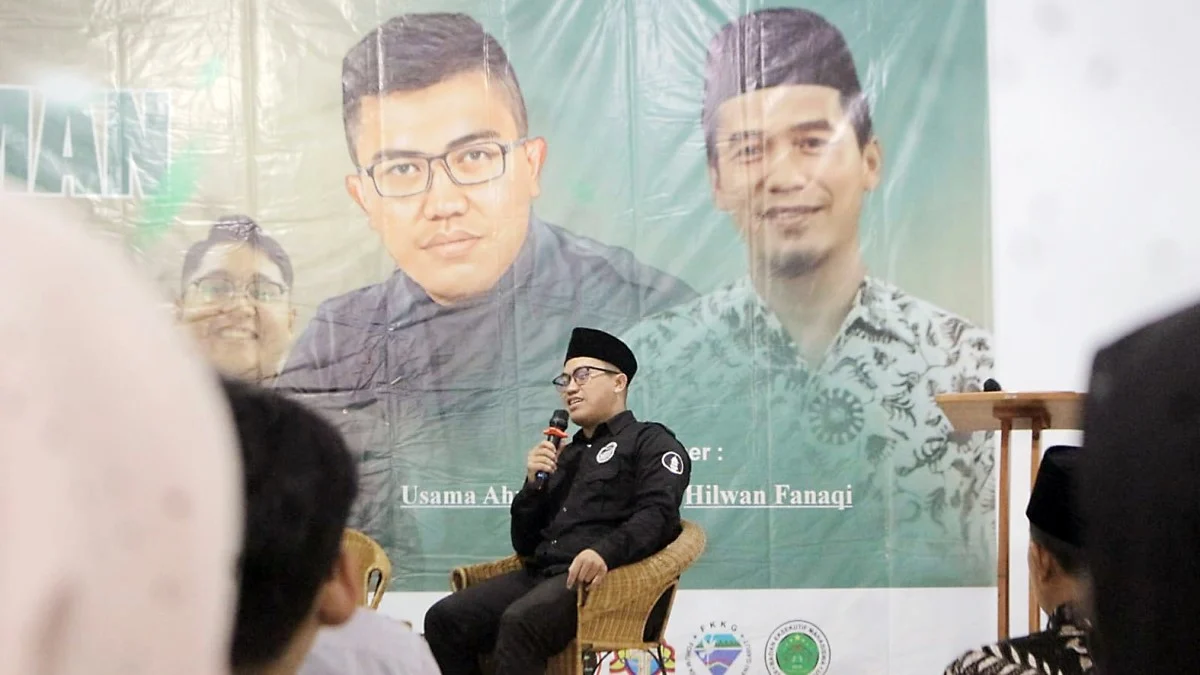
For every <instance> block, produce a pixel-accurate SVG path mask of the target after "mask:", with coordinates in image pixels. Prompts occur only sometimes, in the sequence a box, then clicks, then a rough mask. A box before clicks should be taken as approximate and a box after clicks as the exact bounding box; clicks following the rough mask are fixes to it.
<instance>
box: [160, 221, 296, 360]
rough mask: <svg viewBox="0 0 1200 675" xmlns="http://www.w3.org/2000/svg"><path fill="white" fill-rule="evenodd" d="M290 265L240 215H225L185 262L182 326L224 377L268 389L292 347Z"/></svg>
mask: <svg viewBox="0 0 1200 675" xmlns="http://www.w3.org/2000/svg"><path fill="white" fill-rule="evenodd" d="M291 289H292V261H291V259H290V258H289V257H288V254H287V252H286V251H284V250H283V247H282V246H280V245H279V242H277V241H275V240H274V239H272V238H271V237H269V236H267V235H266V234H265V233H264V232H263V231H262V228H260V227H259V226H258V224H257V223H255V222H254V221H253V220H251V219H250V218H247V217H245V216H226V217H223V218H221V219H220V220H218V221H217V223H216V224H214V225H213V226H212V229H210V230H209V233H208V237H207V238H206V239H204V240H202V241H199V242H197V243H195V244H193V245H192V246H191V248H189V249H188V251H187V254H186V255H185V256H184V260H183V272H182V274H181V278H180V294H179V299H178V300H177V301H176V311H177V317H178V320H179V322H180V323H181V324H182V325H184V326H186V327H187V329H188V331H189V332H190V333H191V334H192V336H193V337H194V338H195V339H196V341H197V343H198V344H199V345H200V348H201V349H202V350H203V352H204V354H205V355H206V356H207V357H208V358H209V360H210V361H212V363H213V365H215V366H216V367H217V369H218V370H220V371H221V372H222V373H223V374H225V375H228V376H230V377H235V378H239V379H243V380H248V381H251V382H259V383H267V382H269V381H270V380H271V379H272V378H274V377H275V375H277V374H278V372H279V369H280V367H281V366H282V365H283V358H284V356H285V354H287V349H288V345H289V344H290V343H291V341H292V328H293V325H294V324H295V320H296V310H295V309H293V308H292V302H291Z"/></svg>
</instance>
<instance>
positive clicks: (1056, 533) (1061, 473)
mask: <svg viewBox="0 0 1200 675" xmlns="http://www.w3.org/2000/svg"><path fill="white" fill-rule="evenodd" d="M1081 452H1083V451H1082V450H1080V449H1079V448H1077V447H1074V446H1070V445H1056V446H1054V447H1052V448H1050V449H1048V450H1046V454H1045V455H1043V456H1042V463H1041V466H1039V467H1038V475H1037V480H1035V481H1034V483H1033V489H1032V490H1030V491H1029V507H1028V508H1026V509H1025V516H1026V517H1027V518H1029V524H1030V525H1033V526H1034V527H1036V528H1037V529H1039V530H1041V531H1042V532H1045V533H1046V534H1048V535H1050V536H1051V537H1054V538H1055V539H1058V540H1060V541H1063V542H1066V543H1068V544H1073V545H1075V546H1082V545H1083V519H1082V518H1081V517H1080V513H1079V507H1078V506H1077V505H1076V502H1075V499H1076V493H1077V490H1078V481H1079V478H1078V470H1077V467H1078V465H1079V460H1080V456H1079V455H1080V453H1081Z"/></svg>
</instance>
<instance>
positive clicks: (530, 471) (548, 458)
mask: <svg viewBox="0 0 1200 675" xmlns="http://www.w3.org/2000/svg"><path fill="white" fill-rule="evenodd" d="M567 419H568V418H567V411H565V410H555V411H554V415H552V416H551V417H550V426H549V427H547V428H546V431H545V434H546V439H545V440H543V441H542V442H541V443H538V444H537V445H535V446H533V449H532V450H530V451H529V456H528V457H527V458H526V460H525V484H526V485H527V486H532V487H533V489H534V490H543V489H545V487H546V481H547V480H549V478H550V474H552V473H554V472H555V471H557V470H558V446H559V443H561V442H562V439H564V438H566V437H567V433H566V429H567ZM607 573H608V565H606V564H605V563H604V559H603V558H601V557H600V554H599V553H596V552H595V551H593V550H592V549H590V548H589V549H584V550H583V551H580V553H579V555H577V556H575V560H574V561H572V562H571V567H570V569H569V570H568V572H567V588H574V587H575V584H577V583H583V584H587V585H588V586H589V587H591V586H594V585H596V584H598V583H600V580H601V579H603V578H604V575H605V574H607Z"/></svg>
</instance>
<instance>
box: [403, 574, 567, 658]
mask: <svg viewBox="0 0 1200 675" xmlns="http://www.w3.org/2000/svg"><path fill="white" fill-rule="evenodd" d="M575 597H576V596H575V591H574V590H571V589H569V588H567V575H566V574H559V575H557V576H552V577H546V576H543V575H541V574H538V573H536V572H531V571H528V570H520V571H517V572H510V573H508V574H505V575H502V576H499V577H496V578H495V579H489V580H487V581H485V582H483V583H480V584H477V585H475V586H469V587H467V588H465V589H463V590H462V591H459V592H458V593H452V594H450V595H448V596H446V597H445V598H443V599H441V600H440V601H438V603H437V604H435V605H434V606H433V607H430V608H429V612H427V613H426V614H425V641H426V642H427V643H428V644H429V649H430V651H432V652H433V657H434V659H436V660H437V663H438V667H439V668H440V669H441V671H442V675H479V673H480V669H479V656H480V655H482V654H487V653H489V652H493V656H494V661H495V675H535V674H537V673H544V672H545V671H546V661H547V660H549V658H550V657H552V656H554V655H555V654H557V653H559V652H561V651H562V650H564V649H566V647H567V645H569V644H571V640H573V639H575V631H576V628H577V626H576V624H577V621H578V616H577V615H576V613H575V612H576V609H575Z"/></svg>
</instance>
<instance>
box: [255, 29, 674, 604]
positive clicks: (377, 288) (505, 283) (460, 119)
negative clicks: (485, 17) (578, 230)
mask: <svg viewBox="0 0 1200 675" xmlns="http://www.w3.org/2000/svg"><path fill="white" fill-rule="evenodd" d="M563 84H564V85H566V84H568V83H563ZM342 99H343V120H344V123H345V132H346V142H347V145H348V147H349V150H350V157H351V160H352V162H353V170H352V172H350V173H349V175H347V176H346V179H345V184H346V190H347V192H348V193H349V195H350V197H351V199H353V200H354V202H355V203H356V204H357V205H358V206H359V207H360V208H361V209H362V212H363V213H364V214H365V216H366V220H367V223H368V225H369V226H370V227H371V229H372V230H374V231H375V232H376V233H377V234H378V235H379V238H380V240H381V242H382V244H383V246H384V247H385V248H386V249H387V251H388V253H389V254H390V255H391V257H392V259H393V260H394V261H395V263H396V268H397V269H396V271H395V273H394V274H393V275H392V276H391V277H390V278H388V279H387V280H385V281H383V282H382V283H378V284H375V285H372V286H368V287H366V288H362V289H359V290H355V291H352V292H350V293H347V294H344V295H341V296H339V297H335V298H332V299H329V300H327V301H325V302H323V303H322V304H321V305H320V307H319V308H318V310H317V313H316V315H315V317H314V318H313V320H312V321H311V323H310V324H309V325H308V327H307V328H306V330H305V331H304V333H303V334H302V335H301V337H300V339H299V340H298V341H297V344H296V347H295V348H294V349H293V351H292V356H291V358H290V359H289V361H288V365H287V367H286V368H285V370H284V373H283V374H282V375H281V378H280V381H279V386H280V387H281V388H284V389H286V390H288V391H289V393H291V394H293V395H296V396H299V397H301V398H303V399H304V400H306V401H307V402H308V403H309V404H310V405H313V406H314V407H318V408H320V409H324V410H327V411H328V412H329V413H330V415H331V416H332V418H333V419H335V420H337V421H338V423H339V425H340V426H341V427H342V429H343V433H345V434H346V435H347V437H348V438H349V440H350V442H351V445H352V446H354V447H355V448H356V449H357V450H358V451H359V452H361V453H363V459H362V462H363V465H362V467H361V468H362V474H363V476H364V479H363V483H364V484H363V490H362V493H363V496H362V500H364V501H365V502H369V503H368V504H367V505H366V506H365V507H364V508H365V512H364V515H362V519H361V520H360V521H356V523H355V524H356V525H358V526H359V527H361V528H362V529H366V530H367V531H368V532H369V533H370V534H372V535H373V536H375V537H376V538H377V539H379V540H380V541H381V542H383V543H384V545H385V547H388V546H389V545H392V544H394V545H396V546H398V545H399V544H398V543H397V542H398V541H399V540H400V539H401V538H402V537H410V538H411V537H412V536H413V532H412V531H411V528H409V529H408V531H405V532H401V531H398V530H399V529H400V528H399V525H398V524H399V522H400V520H401V516H399V515H396V513H397V511H396V509H397V508H399V507H398V506H397V505H401V506H402V505H403V504H404V499H405V493H404V489H405V488H406V487H407V488H408V489H409V490H410V492H411V491H412V490H414V489H415V488H413V487H412V486H413V485H414V484H415V483H416V481H418V480H420V479H421V477H422V476H434V477H436V478H437V479H438V480H440V481H441V482H443V483H445V482H448V481H450V480H452V479H453V480H455V481H456V482H464V483H466V484H467V485H470V484H471V483H472V481H473V480H476V479H477V481H478V484H479V486H480V487H483V486H484V483H485V481H490V482H492V483H494V482H495V477H496V475H497V474H496V469H495V464H494V461H495V452H496V450H495V449H494V448H492V447H491V446H485V445H481V444H480V443H479V442H478V438H477V436H475V430H476V429H478V428H483V427H489V426H490V427H491V428H492V433H493V434H498V433H514V434H515V433H518V430H522V431H524V432H525V433H526V434H534V435H536V433H537V432H538V431H540V430H541V429H542V428H544V427H545V423H546V418H547V417H548V416H549V414H550V412H551V411H552V410H553V409H554V407H556V404H557V397H556V396H555V395H554V391H553V388H552V387H549V386H547V382H546V380H547V377H546V375H547V373H546V372H545V364H546V363H548V362H552V361H553V359H554V357H555V356H557V355H559V354H561V353H562V350H563V349H565V348H566V345H567V341H568V339H569V336H570V332H571V328H572V327H573V326H575V325H578V324H581V323H587V324H589V325H596V326H602V327H604V328H605V329H606V330H609V331H620V330H624V329H625V328H627V327H629V326H631V325H632V324H633V323H635V322H636V321H637V320H638V319H640V318H641V317H644V316H648V315H650V314H654V313H656V312H659V311H662V310H665V309H667V308H669V307H672V306H674V305H676V304H678V303H681V302H685V301H689V300H691V299H693V298H695V297H696V294H695V292H694V291H693V290H692V289H691V288H690V287H689V286H688V285H687V284H686V283H684V282H682V281H680V280H679V279H677V278H675V277H673V276H671V275H669V274H665V273H663V272H661V271H659V270H656V269H654V268H653V267H650V266H648V265H645V264H642V263H641V262H639V261H638V260H637V259H636V258H635V257H634V256H633V254H632V253H631V252H630V251H628V250H626V249H623V248H617V247H613V246H608V245H605V244H602V243H600V242H598V241H595V240H593V239H590V238H587V237H584V236H581V235H578V234H575V233H572V232H570V231H568V230H567V229H565V228H563V227H559V226H556V225H552V224H549V223H546V222H544V221H542V220H541V219H539V218H538V217H537V216H536V215H535V214H534V213H533V209H532V204H533V200H534V199H535V198H536V197H538V195H539V193H540V191H541V182H540V179H541V174H542V171H543V169H544V167H545V166H546V163H547V152H548V148H547V141H546V140H545V139H544V138H542V137H539V136H537V135H536V134H534V133H533V132H532V131H531V130H530V129H529V124H528V116H527V112H526V106H525V100H524V97H523V95H522V92H521V87H520V85H519V84H518V81H517V76H516V73H515V72H514V70H513V67H512V65H511V64H510V63H509V60H508V56H507V55H506V53H505V51H504V49H503V48H502V47H501V46H500V44H499V43H498V42H497V41H496V39H495V38H494V37H492V36H491V35H489V34H488V33H487V32H486V31H485V30H484V29H483V27H482V26H481V25H480V24H479V23H478V22H477V21H475V20H474V19H472V18H471V17H469V16H467V15H464V14H443V13H430V14H418V13H414V14H405V15H401V16H397V17H395V18H392V19H390V20H388V21H387V22H385V23H384V24H382V25H381V26H379V27H378V28H377V29H375V30H374V31H372V32H371V33H369V34H368V35H366V36H365V37H364V38H363V39H362V40H361V41H359V42H358V43H357V44H356V45H354V46H353V47H352V48H351V49H350V50H349V52H348V53H347V54H346V56H345V58H344V60H343V64H342ZM463 416H468V417H469V418H470V419H471V425H470V427H471V430H470V433H467V430H463V429H459V428H457V426H458V425H455V424H451V423H450V422H446V423H445V424H439V421H446V420H451V419H461V418H463ZM497 440H498V443H497V445H498V446H499V447H503V448H505V449H507V448H512V447H522V444H520V443H517V442H516V438H514V439H512V441H511V442H508V443H502V442H499V439H497ZM489 462H490V463H489ZM473 472H474V473H473ZM426 487H428V488H430V489H434V488H435V487H436V486H434V485H432V484H430V483H424V484H423V487H422V488H421V489H425V488H426ZM455 489H458V487H457V486H456V487H455ZM497 522H499V521H497ZM501 524H502V523H501ZM389 553H391V554H393V555H392V558H393V560H397V559H402V560H405V561H406V563H405V564H409V563H411V564H413V565H419V564H420V561H419V560H418V559H417V558H416V557H414V556H413V555H411V553H412V552H411V551H408V552H405V553H401V552H400V551H398V549H396V548H394V547H390V548H389ZM437 565H438V566H437V567H430V568H429V569H428V570H424V569H420V570H416V571H411V570H404V569H403V568H401V569H398V570H397V575H398V578H400V577H404V576H405V575H406V573H408V572H410V571H411V572H413V574H425V573H426V572H427V573H428V580H429V588H430V589H431V590H432V589H440V588H441V587H442V586H443V585H444V583H443V577H444V576H445V570H444V563H443V562H442V561H438V563H437ZM414 590H415V589H414Z"/></svg>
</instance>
